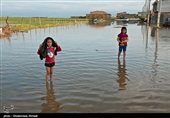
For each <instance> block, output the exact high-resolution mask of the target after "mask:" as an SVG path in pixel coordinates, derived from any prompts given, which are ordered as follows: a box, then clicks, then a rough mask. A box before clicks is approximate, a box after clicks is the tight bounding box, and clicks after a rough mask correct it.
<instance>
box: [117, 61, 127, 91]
mask: <svg viewBox="0 0 170 118" xmlns="http://www.w3.org/2000/svg"><path fill="white" fill-rule="evenodd" d="M117 62H118V72H117V75H118V79H117V80H116V81H117V82H118V83H119V90H125V89H126V87H125V86H126V85H127V84H126V80H128V81H129V79H128V77H127V76H128V75H127V73H126V60H125V59H123V64H121V62H120V59H118V61H117Z"/></svg>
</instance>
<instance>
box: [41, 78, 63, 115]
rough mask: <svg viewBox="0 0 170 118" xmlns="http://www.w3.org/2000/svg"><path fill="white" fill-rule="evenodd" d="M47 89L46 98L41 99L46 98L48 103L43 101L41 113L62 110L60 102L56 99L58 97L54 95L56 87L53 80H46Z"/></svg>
mask: <svg viewBox="0 0 170 118" xmlns="http://www.w3.org/2000/svg"><path fill="white" fill-rule="evenodd" d="M46 90H47V93H46V94H47V95H46V97H45V98H44V97H43V98H41V100H44V99H45V100H46V103H43V104H42V105H41V106H42V111H41V113H57V112H58V110H60V109H61V108H60V103H59V102H57V101H56V97H55V95H54V93H55V92H54V88H53V82H52V81H50V83H49V82H46Z"/></svg>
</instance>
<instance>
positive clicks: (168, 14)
mask: <svg viewBox="0 0 170 118" xmlns="http://www.w3.org/2000/svg"><path fill="white" fill-rule="evenodd" d="M159 10H160V23H163V22H164V21H165V20H166V19H167V18H170V0H162V4H160V1H158V0H155V2H154V3H153V4H152V15H151V23H153V24H155V23H157V18H158V12H159Z"/></svg>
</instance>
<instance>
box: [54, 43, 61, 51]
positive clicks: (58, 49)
mask: <svg viewBox="0 0 170 118" xmlns="http://www.w3.org/2000/svg"><path fill="white" fill-rule="evenodd" d="M55 43H56V45H57V52H60V51H61V50H62V49H61V47H60V45H58V43H57V42H56V41H55Z"/></svg>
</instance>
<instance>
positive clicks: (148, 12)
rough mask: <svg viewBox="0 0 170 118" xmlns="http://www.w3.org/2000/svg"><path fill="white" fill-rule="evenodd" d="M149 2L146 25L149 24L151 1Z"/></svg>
mask: <svg viewBox="0 0 170 118" xmlns="http://www.w3.org/2000/svg"><path fill="white" fill-rule="evenodd" d="M148 1H149V5H148V19H147V23H148V24H149V22H150V2H151V0H148Z"/></svg>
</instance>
